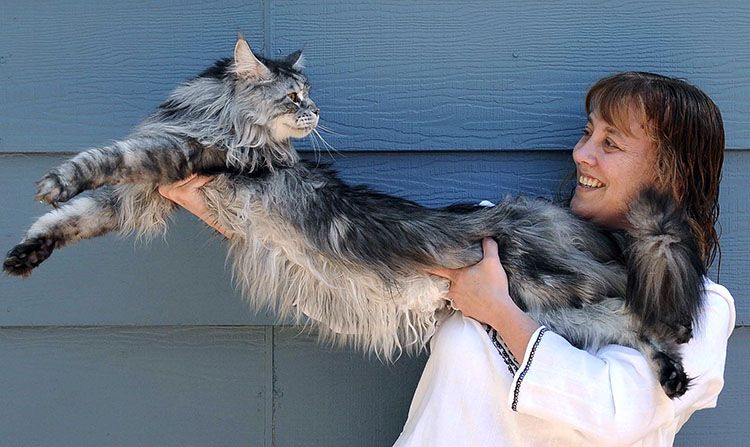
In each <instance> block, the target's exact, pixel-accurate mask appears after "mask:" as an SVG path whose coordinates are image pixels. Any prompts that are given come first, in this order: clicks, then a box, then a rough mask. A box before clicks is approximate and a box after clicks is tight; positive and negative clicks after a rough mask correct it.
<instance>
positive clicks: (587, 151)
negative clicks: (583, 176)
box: [573, 138, 596, 166]
mask: <svg viewBox="0 0 750 447" xmlns="http://www.w3.org/2000/svg"><path fill="white" fill-rule="evenodd" d="M573 161H574V162H575V163H576V164H580V163H585V164H587V165H591V166H593V165H595V164H596V146H595V144H594V142H593V141H592V138H589V139H587V140H586V141H581V142H579V143H578V144H577V145H576V147H575V148H573Z"/></svg>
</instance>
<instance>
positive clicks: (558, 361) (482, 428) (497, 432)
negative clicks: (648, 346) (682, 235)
mask: <svg viewBox="0 0 750 447" xmlns="http://www.w3.org/2000/svg"><path fill="white" fill-rule="evenodd" d="M705 290H706V292H705V293H706V296H705V308H704V313H703V315H702V320H701V321H700V323H699V324H698V325H697V327H695V328H694V329H693V332H694V336H693V339H692V340H690V342H688V343H686V344H684V345H682V347H681V348H682V354H683V364H684V367H685V371H686V373H687V374H688V376H689V377H691V378H693V380H692V382H691V386H690V388H689V389H688V391H687V392H686V393H685V394H684V395H683V396H682V397H679V398H676V399H674V400H670V399H669V398H668V397H667V396H666V394H664V392H663V391H662V389H661V386H660V385H659V382H658V380H657V379H656V377H655V375H654V373H653V372H652V370H651V368H650V367H649V364H648V362H647V361H646V359H645V358H644V357H643V355H642V354H641V353H640V352H638V351H636V350H634V349H631V348H627V347H624V346H617V345H609V346H605V347H603V348H601V349H598V350H596V351H593V352H587V351H583V350H580V349H578V348H575V347H574V346H572V345H571V344H570V343H568V342H567V341H566V340H565V339H564V338H562V337H561V336H559V335H557V334H555V333H553V332H552V331H549V330H546V329H545V328H540V329H539V330H537V331H536V333H535V334H534V335H533V336H532V337H531V340H530V342H529V346H528V347H527V349H526V356H525V358H524V359H522V361H521V362H520V364H519V362H517V361H516V359H514V358H513V356H512V354H510V351H508V350H507V348H505V346H504V345H503V343H502V341H501V340H500V339H499V337H498V336H497V333H496V332H495V331H494V330H492V329H491V328H489V327H488V326H485V325H481V324H479V323H477V322H476V321H475V320H472V319H469V318H465V317H463V316H462V315H460V314H459V313H457V314H455V315H453V316H452V317H451V318H449V319H448V320H447V321H445V322H444V323H443V324H442V326H441V327H440V328H439V329H438V331H437V333H436V334H435V336H434V337H433V339H432V340H431V342H430V349H431V355H430V358H429V359H428V361H427V365H426V366H425V370H424V372H423V373H422V378H421V379H420V381H419V385H418V386H417V390H416V392H415V395H414V399H413V401H412V403H411V408H410V409H409V417H408V419H407V421H406V425H405V427H404V429H403V431H402V433H401V436H400V437H399V438H398V440H397V441H396V444H395V445H396V446H399V447H404V446H437V447H439V446H446V447H447V446H450V447H457V446H489V445H493V446H524V447H526V446H550V445H554V446H577V447H578V446H586V445H592V446H609V445H612V446H614V445H618V446H668V445H672V443H673V441H674V437H675V434H676V433H677V431H678V430H679V429H680V427H682V425H683V424H684V423H685V422H686V421H687V419H688V418H689V417H690V415H691V414H693V412H695V411H696V410H700V409H702V408H712V407H715V406H716V400H717V397H718V395H719V392H720V391H721V389H722V387H723V385H724V363H725V360H726V348H727V339H728V338H729V335H730V334H731V333H732V330H733V329H734V323H735V310H734V300H733V299H732V296H731V295H730V293H729V292H728V291H727V289H725V288H724V287H722V286H721V285H718V284H716V283H714V282H712V281H710V280H706V284H705Z"/></svg>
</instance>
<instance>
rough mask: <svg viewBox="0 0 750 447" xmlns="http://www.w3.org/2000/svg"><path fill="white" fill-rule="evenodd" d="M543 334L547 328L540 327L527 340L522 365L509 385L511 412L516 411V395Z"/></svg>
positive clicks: (519, 390)
mask: <svg viewBox="0 0 750 447" xmlns="http://www.w3.org/2000/svg"><path fill="white" fill-rule="evenodd" d="M545 332H547V328H546V327H544V326H542V327H540V328H539V329H537V330H536V332H534V334H532V335H531V340H529V347H527V348H526V355H525V356H524V359H523V363H521V366H520V367H519V368H518V371H517V373H516V377H515V378H514V379H513V383H512V384H511V387H512V389H513V401H512V402H511V409H512V410H513V411H518V395H519V394H520V392H521V384H522V383H523V378H524V377H525V376H526V373H528V372H529V368H531V362H532V361H533V360H534V354H536V350H537V348H538V347H539V343H540V342H541V341H542V336H544V333H545Z"/></svg>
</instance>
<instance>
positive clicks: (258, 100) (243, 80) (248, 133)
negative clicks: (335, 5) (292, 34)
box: [156, 36, 319, 170]
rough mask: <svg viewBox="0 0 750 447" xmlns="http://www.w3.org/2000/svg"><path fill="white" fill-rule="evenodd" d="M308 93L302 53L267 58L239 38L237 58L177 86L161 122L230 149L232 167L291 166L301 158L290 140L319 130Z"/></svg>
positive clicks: (164, 107) (163, 109)
mask: <svg viewBox="0 0 750 447" xmlns="http://www.w3.org/2000/svg"><path fill="white" fill-rule="evenodd" d="M309 93H310V84H309V82H308V81H307V78H306V77H305V75H304V74H303V73H302V52H301V51H296V52H294V53H292V54H290V55H289V56H287V57H286V58H283V59H278V60H272V59H266V58H264V57H261V56H257V55H255V54H253V51H252V50H251V49H250V45H248V43H247V41H246V40H245V39H244V38H243V37H242V36H238V38H237V43H236V44H235V47H234V57H233V58H228V59H222V60H220V61H218V62H216V64H214V66H212V67H211V68H209V69H208V70H206V71H204V72H203V73H201V74H200V75H198V76H197V77H196V78H194V79H192V80H190V81H188V82H186V83H185V84H183V85H182V86H180V87H178V88H177V89H176V90H175V91H174V92H173V93H172V95H171V96H170V97H169V99H168V100H167V101H166V102H164V103H163V104H162V105H161V106H160V107H159V113H158V114H157V115H156V121H157V122H160V123H164V124H169V125H170V126H172V128H176V129H178V131H181V132H185V133H187V134H188V135H190V136H191V137H193V138H196V139H197V140H199V141H200V142H201V143H203V144H207V145H213V146H215V147H219V148H223V149H225V150H226V151H227V163H228V164H229V165H233V166H235V167H240V168H243V169H247V170H253V169H255V168H257V167H260V166H263V165H265V166H267V167H271V168H272V167H273V166H276V165H286V166H288V165H291V164H293V163H295V162H296V161H297V160H298V159H299V156H298V154H297V152H296V151H295V150H294V148H293V147H292V145H291V144H290V139H292V138H304V137H306V136H307V135H309V134H310V133H311V132H312V131H313V130H314V129H315V127H316V126H317V125H318V115H319V109H318V107H317V106H316V105H315V103H314V102H313V101H312V100H311V99H310V96H309Z"/></svg>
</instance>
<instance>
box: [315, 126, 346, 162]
mask: <svg viewBox="0 0 750 447" xmlns="http://www.w3.org/2000/svg"><path fill="white" fill-rule="evenodd" d="M313 133H315V135H316V136H317V137H318V138H320V141H321V142H322V143H323V147H324V148H325V149H326V152H328V155H330V156H331V157H333V155H334V154H337V155H340V154H341V152H339V151H338V150H337V149H336V148H335V147H333V146H331V145H330V144H329V143H328V142H327V141H326V140H325V138H323V136H322V135H320V132H318V129H313ZM311 135H312V134H311ZM331 151H333V153H331Z"/></svg>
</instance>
